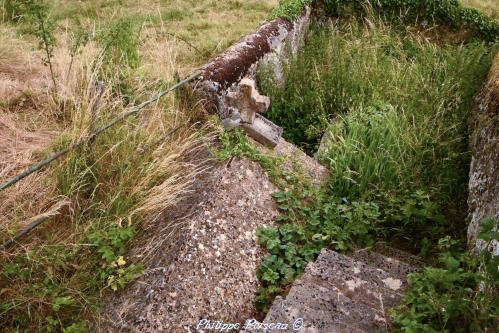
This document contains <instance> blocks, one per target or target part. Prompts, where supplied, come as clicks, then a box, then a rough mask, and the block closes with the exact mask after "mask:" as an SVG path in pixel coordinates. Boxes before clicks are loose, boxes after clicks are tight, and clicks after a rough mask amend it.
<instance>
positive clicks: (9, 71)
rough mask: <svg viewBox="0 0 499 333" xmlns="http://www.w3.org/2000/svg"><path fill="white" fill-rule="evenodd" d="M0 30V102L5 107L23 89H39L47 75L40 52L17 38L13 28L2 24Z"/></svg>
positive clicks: (33, 90)
mask: <svg viewBox="0 0 499 333" xmlns="http://www.w3.org/2000/svg"><path fill="white" fill-rule="evenodd" d="M0 30H1V32H0V45H2V47H1V48H0V102H2V103H3V104H4V105H3V106H2V107H5V106H6V105H7V104H8V102H9V101H10V100H11V99H13V98H15V97H17V96H18V95H19V94H20V93H22V92H23V91H32V92H35V91H37V90H38V88H37V87H39V86H42V85H44V83H45V82H46V77H45V75H44V74H43V72H44V68H43V66H42V63H41V56H40V54H39V52H37V51H33V50H32V46H31V44H30V43H29V42H27V41H24V40H20V39H18V38H16V37H15V31H14V30H13V29H12V28H9V27H6V26H0Z"/></svg>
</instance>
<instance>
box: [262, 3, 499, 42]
mask: <svg viewBox="0 0 499 333" xmlns="http://www.w3.org/2000/svg"><path fill="white" fill-rule="evenodd" d="M307 5H311V6H315V7H317V6H320V7H323V9H324V10H325V12H326V14H327V15H330V16H334V17H342V18H351V17H354V18H358V19H365V18H370V17H371V18H372V16H373V15H374V16H376V17H381V18H383V19H386V20H387V21H390V22H392V24H394V25H397V26H398V27H399V28H402V29H405V26H406V25H407V24H418V23H422V24H423V25H430V26H434V25H435V24H443V25H446V26H448V27H450V28H452V29H458V28H464V29H466V30H467V31H469V32H470V33H471V34H472V35H475V36H478V37H479V38H482V39H484V40H486V41H489V42H494V41H497V40H498V38H499V23H498V22H496V21H495V20H494V19H492V18H490V17H489V16H487V15H485V14H484V13H482V12H481V11H479V10H477V9H476V8H466V7H463V6H462V5H461V4H460V1H459V0H376V1H369V0H280V1H279V5H278V6H277V7H276V8H274V10H273V11H272V13H271V15H270V18H272V19H274V18H285V19H288V20H293V19H295V18H296V17H297V16H298V15H299V14H300V13H301V11H302V10H303V9H304V8H305V6H307Z"/></svg>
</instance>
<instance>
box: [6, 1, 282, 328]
mask: <svg viewBox="0 0 499 333" xmlns="http://www.w3.org/2000/svg"><path fill="white" fill-rule="evenodd" d="M276 3H277V0H263V1H242V0H223V1H212V0H205V1H201V2H199V1H194V0H188V1H180V0H173V1H167V2H159V1H153V0H148V1H138V0H130V1H122V2H120V3H118V2H116V1H97V0H90V1H85V2H76V1H61V2H59V3H58V6H57V8H55V9H54V11H53V13H52V15H53V16H55V15H61V16H62V19H61V20H60V21H59V24H58V28H57V29H56V31H55V36H56V39H57V47H56V48H55V51H54V56H53V58H52V64H53V66H54V70H55V73H56V79H57V85H58V94H57V95H52V94H51V93H50V89H49V88H50V87H51V82H50V76H49V73H48V68H47V67H44V66H42V65H41V64H42V60H41V59H42V54H41V52H40V51H38V50H37V46H38V42H37V41H36V40H34V39H33V38H29V37H27V36H25V37H21V35H20V34H19V31H20V30H17V32H16V30H15V29H16V28H19V27H16V26H14V25H7V24H3V25H2V26H1V29H2V34H0V44H1V45H2V49H1V50H0V101H1V103H2V104H1V105H2V108H3V109H2V112H1V114H0V160H1V161H3V162H0V181H5V180H6V179H7V178H8V177H10V176H13V175H14V174H15V173H17V172H19V171H20V170H22V169H24V168H25V167H26V166H28V165H29V164H31V163H33V162H34V161H37V160H40V159H41V158H43V157H45V156H46V155H47V154H48V153H49V152H51V151H52V150H58V149H60V148H62V147H65V146H67V144H69V143H70V142H74V141H75V140H78V139H79V138H82V137H86V136H87V135H88V134H89V133H90V132H91V131H92V129H95V128H98V127H101V126H103V125H104V124H106V123H108V122H109V121H110V120H111V119H113V118H114V117H116V116H118V115H119V114H121V113H123V112H126V111H129V110H130V108H129V105H133V104H137V103H138V102H142V101H145V100H147V99H149V98H151V97H153V96H155V95H157V94H158V93H159V92H161V91H163V90H164V89H165V88H166V87H167V86H169V85H170V84H171V83H172V82H173V81H174V79H175V77H176V72H178V73H180V76H181V77H185V76H186V75H187V74H189V72H190V71H191V70H192V69H193V68H195V67H197V66H198V65H200V64H201V63H202V62H204V61H205V60H206V59H207V58H209V57H210V56H211V55H213V54H214V53H217V52H221V51H222V50H223V49H224V48H225V47H226V46H227V45H228V44H230V43H231V42H233V41H235V40H237V39H238V38H240V37H241V36H242V35H243V34H245V33H247V32H249V31H251V30H252V29H254V28H255V27H256V26H257V25H258V24H260V23H261V22H262V21H263V20H264V18H265V17H266V15H267V14H268V12H269V11H270V9H271V8H272V6H273V5H275V4H276ZM121 17H130V18H132V20H133V21H134V23H135V25H136V28H137V30H136V31H140V35H139V36H138V37H139V40H140V43H139V47H138V51H139V54H140V58H141V62H140V64H139V66H138V67H137V68H128V67H126V66H124V65H123V64H113V63H111V64H103V63H102V52H103V49H102V45H101V44H99V41H98V39H99V36H100V34H101V33H102V31H104V30H106V29H108V27H109V26H110V24H112V23H113V22H116V20H118V19H119V18H121ZM75 18H78V19H79V21H80V22H79V23H77V22H76V20H75ZM76 26H81V27H84V28H85V29H86V30H87V31H88V32H89V34H90V40H91V41H90V42H89V43H87V44H86V45H85V46H84V47H82V48H81V49H80V50H79V52H78V53H77V54H76V55H75V56H71V52H70V47H71V38H72V37H73V36H74V31H75V30H74V29H75V27H76ZM3 31H5V32H8V33H3ZM4 45H6V47H4ZM196 49H198V50H196ZM70 67H71V71H69V68H70ZM97 80H102V81H104V91H103V94H102V95H101V97H100V98H99V103H98V107H96V98H95V96H96V95H95V82H96V81H97ZM122 87H125V88H124V89H125V90H126V92H125V93H126V94H128V95H130V96H131V98H130V100H127V102H126V103H124V96H123V95H124V94H125V93H122V92H121V89H122ZM127 103H129V105H127ZM199 112H201V113H202V110H197V106H192V105H183V104H182V103H181V102H180V101H179V100H177V96H176V94H175V93H171V94H169V95H167V96H165V97H163V98H162V99H161V100H159V101H157V102H155V103H153V104H152V105H149V106H148V107H147V108H146V109H144V111H143V112H142V113H141V114H139V115H138V116H132V117H130V118H127V120H125V121H124V122H123V123H121V124H119V125H116V126H114V127H113V128H111V129H109V130H107V131H106V132H104V133H102V134H101V135H99V137H97V138H96V140H95V142H94V144H93V145H92V146H91V147H84V148H82V149H79V150H77V151H74V152H72V153H69V154H68V155H67V156H65V157H63V158H62V159H61V160H60V161H59V162H54V163H52V164H51V165H50V166H49V167H48V168H47V169H46V170H44V171H42V172H38V173H35V174H32V175H31V176H29V177H27V178H25V179H24V180H22V181H21V182H19V183H18V184H16V185H14V186H12V187H11V188H9V189H8V190H6V191H3V192H1V193H0V241H3V240H4V239H6V238H7V237H8V236H10V235H11V234H12V233H13V232H15V231H16V230H19V228H20V227H22V226H24V225H25V224H26V223H29V222H30V221H32V219H31V218H32V217H34V216H39V215H41V214H49V215H51V217H50V219H49V220H48V221H46V222H44V224H43V225H42V226H40V227H37V229H36V230H35V231H33V232H32V233H31V234H30V236H29V237H28V238H27V239H28V240H26V239H24V240H22V241H21V242H20V243H19V244H17V245H16V247H13V248H11V249H8V251H4V252H2V256H0V266H2V267H4V266H5V267H7V266H8V267H9V269H10V270H14V271H15V272H17V273H8V274H6V275H5V274H4V271H0V277H2V278H5V279H4V281H2V279H0V293H1V294H2V298H3V299H2V300H1V301H0V330H1V331H7V332H9V328H8V327H16V326H19V325H20V326H19V327H23V328H27V329H28V330H30V331H36V330H40V329H42V328H45V329H48V328H51V329H52V328H53V329H55V330H56V331H57V330H60V329H61V328H64V327H67V326H68V325H69V324H70V323H72V322H74V321H75V320H77V319H78V318H77V316H83V317H85V316H87V315H88V314H89V313H90V310H89V309H90V308H91V307H93V306H94V304H95V302H96V299H97V298H98V293H99V291H100V290H102V288H103V287H105V286H106V281H107V280H106V277H104V278H102V277H100V275H101V274H117V273H116V272H114V273H112V272H111V273H110V272H109V267H110V263H109V262H107V261H106V260H107V259H106V260H103V259H102V258H101V253H100V252H98V250H101V249H102V248H103V247H105V246H104V245H98V246H96V245H95V244H86V243H89V239H90V236H91V235H96V234H99V233H101V234H102V235H103V236H102V237H104V239H108V238H110V239H111V240H113V241H116V239H115V238H113V237H116V236H115V234H113V233H112V231H113V230H116V227H117V226H119V227H120V228H123V229H126V228H127V227H128V226H129V225H128V223H130V226H132V227H134V228H136V229H139V230H140V229H142V230H143V229H149V230H154V237H153V238H151V239H150V240H146V241H145V242H142V243H141V245H140V248H138V249H135V252H141V253H144V254H146V256H145V257H144V260H145V259H146V257H147V255H149V257H152V254H153V253H155V252H156V251H158V249H160V248H161V249H162V250H164V249H165V248H168V247H170V246H172V244H174V243H175V242H176V240H178V239H179V237H178V232H180V230H181V226H182V221H181V220H178V219H176V220H174V221H173V220H172V221H165V219H164V216H163V213H165V211H169V210H173V209H174V208H173V207H175V206H176V205H177V204H178V203H179V202H180V201H181V200H187V199H185V198H186V197H187V196H189V195H191V194H192V193H193V192H194V191H195V185H196V182H197V181H198V179H199V178H201V177H203V175H204V174H206V172H209V169H210V166H211V164H210V163H211V162H210V160H209V153H208V149H207V145H208V144H209V143H210V141H211V140H212V139H213V130H212V128H211V127H210V125H200V124H199V123H194V121H193V119H197V118H198V113H199ZM184 123H188V125H187V126H185V127H182V128H181V129H179V130H178V131H176V132H175V133H173V134H171V135H170V136H168V137H167V138H164V135H165V134H166V133H168V132H169V131H171V130H172V129H173V128H176V127H177V126H179V125H181V124H184ZM125 221H126V223H124V222H125ZM118 230H121V229H118ZM113 251H118V250H116V248H113ZM116 253H118V252H116ZM61 258H65V259H64V260H62V259H61ZM26 267H31V268H30V269H31V270H32V273H30V275H29V276H24V275H23V274H22V273H20V272H22V271H23V270H25V269H26ZM16 270H18V271H16ZM90 272H93V273H91V274H90ZM89 274H90V275H89ZM4 282H5V283H8V285H9V286H12V287H8V288H7V289H3V288H5V287H4ZM32 285H39V286H40V288H38V289H37V290H34V289H32V288H31V289H30V286H32ZM95 290H97V291H95ZM61 295H64V297H69V298H70V299H71V302H72V303H71V305H70V306H67V307H64V306H63V307H62V308H61V310H60V311H54V307H53V302H54V300H55V299H56V298H58V297H60V296H61ZM61 297H62V296H61ZM4 300H5V302H4ZM5 309H7V311H6V312H5ZM56 312H57V313H56ZM48 316H52V318H59V319H60V322H58V323H57V324H49V323H48V322H47V318H48ZM22 320H24V322H23V321H22ZM20 323H21V324H20ZM2 325H7V326H8V327H7V328H6V329H4V328H5V326H2ZM54 325H55V326H54Z"/></svg>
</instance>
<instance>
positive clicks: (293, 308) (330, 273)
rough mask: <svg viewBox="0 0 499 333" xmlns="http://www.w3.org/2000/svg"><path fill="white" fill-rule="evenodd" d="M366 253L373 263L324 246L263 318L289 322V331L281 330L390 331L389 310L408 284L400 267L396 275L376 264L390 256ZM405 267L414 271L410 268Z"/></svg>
mask: <svg viewBox="0 0 499 333" xmlns="http://www.w3.org/2000/svg"><path fill="white" fill-rule="evenodd" d="M362 255H363V254H362ZM363 258H364V259H366V260H369V259H372V258H377V260H376V261H375V262H374V263H372V264H374V265H373V266H371V265H370V264H371V263H369V264H368V263H365V262H362V261H360V260H357V259H356V258H354V257H350V256H345V255H342V254H339V253H336V252H333V251H330V250H323V251H322V252H321V254H320V256H319V258H318V259H317V261H316V262H315V263H312V264H309V265H308V266H307V269H306V271H305V273H304V274H303V276H302V277H301V278H300V279H298V280H297V281H296V282H295V283H294V284H293V287H292V288H291V290H290V292H289V294H288V295H287V296H286V298H285V299H283V298H280V297H279V298H277V299H276V301H275V302H274V304H273V305H272V307H271V309H270V311H269V313H268V314H267V316H266V318H265V320H264V323H287V324H290V327H289V330H279V332H300V333H304V332H317V333H334V332H338V333H339V332H341V333H345V332H356V333H361V332H389V331H391V329H392V327H391V325H390V322H389V316H388V312H387V311H388V308H390V307H393V306H395V305H397V304H398V302H399V301H400V299H401V297H402V292H403V289H404V288H405V287H406V286H407V282H406V281H405V275H404V273H403V272H401V271H400V270H395V271H394V272H395V273H396V274H395V275H393V274H392V272H389V271H385V270H383V269H381V268H379V267H377V266H376V265H377V262H379V261H380V260H385V259H384V258H387V257H384V256H383V255H379V256H378V257H376V255H374V254H373V255H369V256H366V255H364V257H363ZM410 258H412V256H411V257H410ZM409 265H410V264H409ZM400 266H401V267H404V265H403V264H401V265H400ZM386 267H388V268H393V267H392V266H390V265H388V266H386ZM404 269H405V271H407V272H408V271H411V269H409V268H407V267H405V268H404ZM297 321H302V322H303V326H302V327H301V328H300V329H299V330H294V329H293V327H292V325H293V323H296V322H297ZM242 332H244V333H250V332H251V333H253V332H257V331H255V330H244V331H242ZM258 332H262V330H260V331H258ZM263 332H277V330H267V331H265V330H264V331H263Z"/></svg>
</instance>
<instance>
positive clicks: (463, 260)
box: [393, 219, 499, 333]
mask: <svg viewBox="0 0 499 333" xmlns="http://www.w3.org/2000/svg"><path fill="white" fill-rule="evenodd" d="M498 226H499V223H498V221H494V220H493V219H486V220H485V221H483V223H482V229H481V231H480V233H479V238H480V239H482V240H486V241H487V242H490V241H492V240H494V239H495V240H499V233H498V232H497V231H495V230H497V227H498ZM457 244H459V242H457V241H452V240H451V239H450V237H446V238H444V239H441V240H440V242H439V245H440V248H441V250H442V251H443V252H442V253H441V254H440V257H439V263H440V265H439V266H438V267H426V268H425V270H424V271H423V272H421V273H413V274H410V275H409V283H410V287H409V289H408V291H407V293H406V296H405V298H404V304H403V305H402V306H400V307H399V308H397V309H396V310H394V311H393V316H394V321H395V323H396V324H397V325H398V328H399V329H400V330H401V331H403V332H463V333H464V332H487V331H490V332H492V331H494V332H495V331H497V329H498V328H499V323H498V322H497V318H499V298H497V297H498V296H499V295H498V293H497V291H498V287H499V271H498V265H499V256H493V255H492V254H491V253H490V252H488V251H487V250H483V251H481V253H480V254H479V255H478V257H477V256H474V255H471V254H470V253H467V252H463V251H461V250H460V249H459V248H458V247H457V246H456V245H457Z"/></svg>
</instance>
